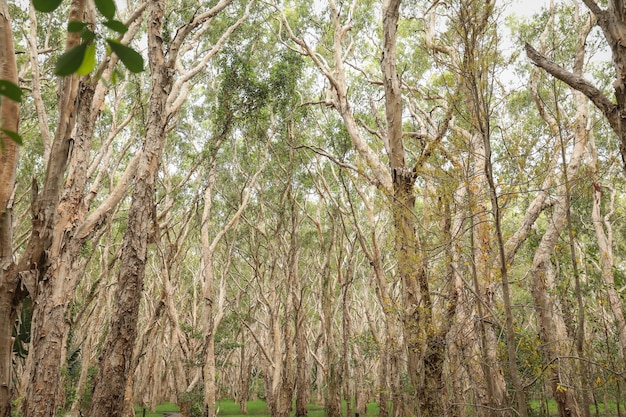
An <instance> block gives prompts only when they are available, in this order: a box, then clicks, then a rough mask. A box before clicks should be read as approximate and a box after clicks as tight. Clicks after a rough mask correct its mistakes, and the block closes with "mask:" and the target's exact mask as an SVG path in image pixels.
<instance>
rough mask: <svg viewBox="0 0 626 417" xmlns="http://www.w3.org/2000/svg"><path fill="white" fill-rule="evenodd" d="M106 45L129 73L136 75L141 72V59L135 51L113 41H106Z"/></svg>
mask: <svg viewBox="0 0 626 417" xmlns="http://www.w3.org/2000/svg"><path fill="white" fill-rule="evenodd" d="M107 43H108V44H109V47H111V50H112V51H113V52H115V54H116V55H117V56H118V57H119V58H120V60H121V61H122V63H123V64H124V66H125V67H126V68H128V70H129V71H130V72H135V73H137V72H141V71H143V57H142V56H141V55H139V53H138V52H137V51H135V50H134V49H132V48H129V47H128V46H126V45H122V44H121V43H119V42H118V41H116V40H115V39H107Z"/></svg>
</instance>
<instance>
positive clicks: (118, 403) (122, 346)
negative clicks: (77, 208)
mask: <svg viewBox="0 0 626 417" xmlns="http://www.w3.org/2000/svg"><path fill="white" fill-rule="evenodd" d="M163 13H164V2H163V1H154V2H151V3H150V5H149V19H148V21H149V22H150V24H149V25H148V57H149V62H150V70H151V81H152V85H151V90H150V93H151V94H150V99H149V104H148V120H147V121H146V127H147V130H146V138H145V141H144V144H143V153H142V155H141V159H140V161H139V166H138V168H137V176H136V178H135V185H134V190H133V194H132V201H131V206H130V209H129V213H128V226H127V228H126V232H125V233H124V240H123V250H122V256H121V265H120V272H119V275H118V285H117V288H116V291H115V309H114V312H113V317H112V320H111V327H110V330H109V333H108V335H107V339H106V342H105V344H104V350H103V352H102V355H101V357H100V372H99V374H98V376H97V378H96V383H95V389H94V394H93V402H92V405H91V409H90V412H89V415H90V416H94V417H100V416H102V417H104V416H120V417H121V416H122V415H123V413H124V405H125V401H124V400H125V389H126V386H127V383H128V380H129V378H132V372H133V371H134V369H133V367H132V363H133V351H134V346H135V342H136V338H137V322H138V314H139V306H140V300H141V297H142V290H143V278H144V275H145V267H146V259H147V246H148V237H149V232H150V230H151V225H152V222H153V217H154V210H155V207H154V189H155V179H156V174H157V170H158V167H159V161H160V157H161V153H162V150H163V147H164V144H165V139H166V127H167V124H168V121H169V119H168V117H167V114H166V109H165V105H166V99H167V91H169V90H170V87H171V84H172V78H171V74H170V71H169V68H167V67H166V65H165V61H164V55H163V45H162V42H163V41H162V38H161V27H162V20H163ZM154 233H157V232H156V231H154Z"/></svg>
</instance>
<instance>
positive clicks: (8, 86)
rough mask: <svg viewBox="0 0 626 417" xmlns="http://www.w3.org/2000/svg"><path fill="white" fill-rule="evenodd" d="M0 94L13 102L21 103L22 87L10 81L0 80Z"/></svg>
mask: <svg viewBox="0 0 626 417" xmlns="http://www.w3.org/2000/svg"><path fill="white" fill-rule="evenodd" d="M0 96H5V97H8V98H10V99H11V100H13V101H15V102H18V103H21V102H22V89H21V88H20V87H19V86H17V85H15V84H13V83H12V82H11V81H7V80H0Z"/></svg>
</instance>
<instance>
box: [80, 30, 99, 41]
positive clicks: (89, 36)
mask: <svg viewBox="0 0 626 417" xmlns="http://www.w3.org/2000/svg"><path fill="white" fill-rule="evenodd" d="M80 37H81V38H82V40H83V43H89V42H91V41H92V40H94V39H95V38H96V34H95V33H94V32H92V31H91V30H89V29H87V28H84V29H83V30H82V32H81V33H80Z"/></svg>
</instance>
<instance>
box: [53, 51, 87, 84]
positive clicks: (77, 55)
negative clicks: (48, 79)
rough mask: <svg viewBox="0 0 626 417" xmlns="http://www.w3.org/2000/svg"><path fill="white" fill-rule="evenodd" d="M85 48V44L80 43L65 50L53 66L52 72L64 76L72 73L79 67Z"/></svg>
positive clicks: (83, 57)
mask: <svg viewBox="0 0 626 417" xmlns="http://www.w3.org/2000/svg"><path fill="white" fill-rule="evenodd" d="M86 50H87V44H86V43H81V44H80V45H78V46H75V47H73V48H72V49H70V50H69V51H67V52H65V53H64V54H63V55H61V56H60V57H59V59H58V60H57V63H56V65H55V67H54V74H55V75H60V76H65V75H70V74H74V73H75V72H76V71H78V69H79V68H80V66H81V64H82V63H83V60H84V59H85V51H86Z"/></svg>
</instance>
